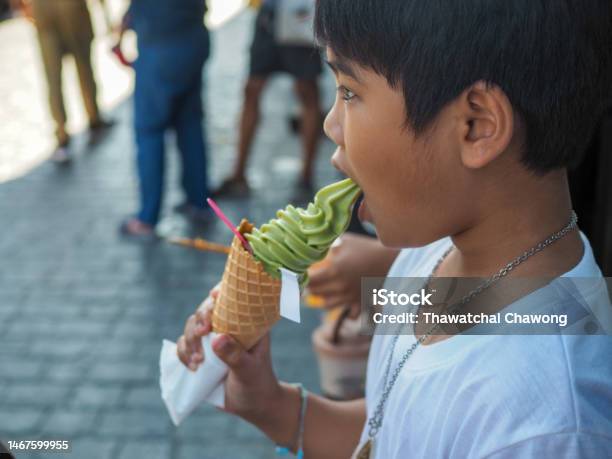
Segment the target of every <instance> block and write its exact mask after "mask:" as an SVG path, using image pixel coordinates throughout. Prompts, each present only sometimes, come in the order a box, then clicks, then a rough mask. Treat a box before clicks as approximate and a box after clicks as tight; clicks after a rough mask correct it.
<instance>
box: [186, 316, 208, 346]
mask: <svg viewBox="0 0 612 459" xmlns="http://www.w3.org/2000/svg"><path fill="white" fill-rule="evenodd" d="M203 334H204V333H201V332H200V330H199V325H198V323H197V318H196V316H195V314H192V315H191V316H190V317H189V319H188V320H187V326H186V327H185V341H186V344H187V350H188V351H189V353H191V354H193V353H194V352H202V336H203Z"/></svg>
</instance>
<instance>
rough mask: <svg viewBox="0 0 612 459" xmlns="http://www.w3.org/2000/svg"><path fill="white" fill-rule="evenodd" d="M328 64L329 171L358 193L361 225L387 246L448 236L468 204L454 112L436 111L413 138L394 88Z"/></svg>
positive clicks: (337, 62) (332, 59)
mask: <svg viewBox="0 0 612 459" xmlns="http://www.w3.org/2000/svg"><path fill="white" fill-rule="evenodd" d="M327 58H328V61H329V63H330V66H331V67H332V70H333V71H334V74H335V76H336V82H337V86H338V91H337V95H336V101H335V104H334V106H333V108H332V109H331V111H330V112H329V114H328V115H327V118H326V120H325V132H326V134H327V136H328V137H329V138H330V139H331V140H332V141H333V142H334V143H336V145H337V146H338V148H337V150H336V152H335V154H334V156H333V158H332V162H333V164H334V165H335V166H336V167H337V168H338V169H340V170H341V171H343V172H344V173H346V174H347V175H348V176H349V177H351V178H352V179H353V180H354V181H355V182H356V183H357V184H358V185H359V186H360V187H361V189H362V190H363V192H364V204H363V205H362V207H361V208H360V209H359V216H360V218H361V219H362V220H366V221H370V222H372V223H373V224H375V225H376V230H377V233H378V236H379V238H380V239H381V241H382V242H383V243H384V244H385V245H388V246H397V247H400V246H401V247H411V246H421V245H425V244H427V243H430V242H432V241H435V240H437V239H439V238H441V237H443V236H445V235H448V234H452V233H453V232H454V231H455V230H457V229H458V228H456V225H457V221H460V220H461V219H464V218H466V217H465V211H464V212H461V211H462V208H463V209H465V205H467V204H468V203H469V200H470V196H469V192H468V190H467V189H466V188H467V185H466V183H467V177H465V176H464V174H465V172H464V168H463V167H461V159H460V156H461V155H460V154H458V152H457V146H456V143H457V142H456V140H457V136H458V135H460V123H459V121H457V120H455V119H453V111H452V110H447V109H444V110H442V112H441V113H440V114H439V116H438V117H436V119H435V121H434V123H432V127H431V128H428V129H427V131H426V132H424V133H423V134H421V135H419V136H416V135H415V134H414V133H413V132H412V130H411V128H409V127H408V126H407V123H406V109H405V102H404V96H403V93H402V91H401V89H400V88H392V87H390V86H389V84H388V83H387V80H386V79H385V78H384V77H382V76H380V75H378V74H376V73H375V72H373V71H372V70H369V69H365V68H363V67H358V66H356V65H354V64H352V65H351V63H350V62H347V61H345V60H342V59H340V58H339V57H338V56H335V55H334V54H333V52H332V51H331V50H329V49H328V51H327ZM351 74H352V75H351ZM458 219H459V220H458Z"/></svg>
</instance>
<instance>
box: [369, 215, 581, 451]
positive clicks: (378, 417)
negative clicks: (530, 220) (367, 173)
mask: <svg viewBox="0 0 612 459" xmlns="http://www.w3.org/2000/svg"><path fill="white" fill-rule="evenodd" d="M577 225H578V216H577V215H576V212H574V211H573V210H572V213H571V217H570V221H569V222H568V224H567V225H565V227H563V229H561V230H560V231H557V232H556V233H553V234H551V235H550V236H549V237H547V238H546V239H545V240H543V241H542V242H540V243H538V244H537V245H535V246H533V247H532V248H530V249H529V250H526V251H525V252H523V254H522V255H519V256H518V257H516V258H515V259H514V260H512V261H511V262H509V263H508V264H507V265H505V266H504V267H503V268H501V269H500V270H499V271H498V272H497V273H495V274H494V275H493V276H491V277H489V278H488V279H487V280H486V281H484V282H483V283H482V284H480V285H479V286H478V287H476V288H475V289H474V290H472V291H470V292H469V293H468V294H466V295H465V296H464V297H463V298H462V299H461V300H459V302H458V303H457V304H456V306H455V307H454V308H453V309H459V308H461V307H462V306H464V305H465V304H467V303H468V302H470V301H471V300H472V299H473V298H474V297H475V296H476V295H479V294H480V293H482V292H483V291H484V290H486V289H488V288H489V287H491V285H493V284H494V283H495V282H497V281H499V280H500V279H501V278H503V277H505V276H507V275H508V274H509V273H510V271H512V270H513V269H514V268H516V267H517V266H518V265H520V264H521V263H523V262H525V261H526V260H527V259H528V258H530V257H532V256H533V255H535V254H536V253H538V252H540V251H542V250H543V249H544V248H546V247H548V246H549V245H551V244H552V243H553V242H555V241H557V240H559V239H561V238H562V237H564V236H565V235H567V233H569V232H570V231H573V230H574V229H576V228H577ZM453 248H454V247H453V246H451V247H450V248H449V249H448V250H447V251H446V252H445V253H444V255H442V256H441V257H440V259H439V260H438V262H437V263H436V265H435V266H434V268H433V269H432V271H431V274H430V275H429V277H428V278H427V282H426V284H425V285H429V282H430V281H431V279H432V278H433V276H434V274H435V273H436V271H437V270H438V268H439V267H440V265H441V264H442V262H443V261H444V260H445V259H446V257H447V256H448V254H449V253H450V252H451V251H452V250H453ZM438 327H439V325H438V324H436V325H434V326H433V327H431V328H430V329H429V330H427V332H425V333H424V334H423V335H422V336H420V337H419V338H417V340H416V341H415V342H414V343H413V344H412V346H410V348H409V349H408V350H407V351H406V352H405V353H404V355H402V358H401V359H400V361H399V363H398V364H397V366H396V367H395V370H393V374H392V375H391V380H389V381H388V378H389V371H390V369H391V362H392V361H393V354H394V353H395V346H396V344H397V341H398V339H399V336H400V335H399V334H397V335H395V336H394V337H393V342H392V344H391V352H390V354H389V358H388V360H387V369H386V370H385V377H384V384H383V387H384V388H385V389H384V391H383V394H382V396H381V398H380V400H379V402H378V405H377V406H376V409H375V410H374V414H372V416H371V417H370V418H369V419H368V427H369V429H368V438H369V441H368V444H366V448H371V445H372V440H373V439H374V438H375V437H376V435H377V434H378V431H379V430H380V428H381V426H382V423H383V417H384V409H385V404H386V402H387V399H388V398H389V394H390V393H391V389H393V386H394V385H395V382H396V381H397V378H398V376H399V375H400V372H401V371H402V368H403V367H404V365H405V364H406V362H407V361H408V359H409V358H410V357H411V356H412V354H413V353H414V351H415V350H416V348H417V347H419V345H421V344H422V343H423V342H424V341H425V340H426V339H427V338H429V337H430V336H431V335H432V334H433V332H434V331H435V330H436V329H437V328H438ZM368 451H369V449H368Z"/></svg>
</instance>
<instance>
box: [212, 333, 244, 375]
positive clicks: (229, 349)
mask: <svg viewBox="0 0 612 459" xmlns="http://www.w3.org/2000/svg"><path fill="white" fill-rule="evenodd" d="M212 349H213V351H214V352H215V354H217V356H218V357H219V358H220V359H221V360H223V362H225V364H226V365H227V366H228V367H230V369H232V370H233V371H235V372H238V373H239V372H240V371H244V370H245V369H246V365H247V364H248V358H249V355H248V353H247V351H246V350H245V349H244V348H243V347H242V346H241V345H240V343H239V342H238V341H236V340H235V339H234V338H233V337H231V336H230V335H219V336H217V337H216V338H215V339H214V341H213V342H212Z"/></svg>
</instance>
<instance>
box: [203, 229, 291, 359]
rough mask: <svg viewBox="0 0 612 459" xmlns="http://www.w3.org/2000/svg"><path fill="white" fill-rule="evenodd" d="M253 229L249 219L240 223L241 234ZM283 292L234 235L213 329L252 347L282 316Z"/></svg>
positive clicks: (247, 347) (214, 315)
mask: <svg viewBox="0 0 612 459" xmlns="http://www.w3.org/2000/svg"><path fill="white" fill-rule="evenodd" d="M252 230H253V225H251V224H250V223H249V222H248V221H247V220H243V221H242V222H241V224H240V227H239V231H240V232H241V233H242V234H245V233H250V232H251V231H252ZM280 291H281V281H280V280H279V279H275V278H273V277H272V276H270V275H269V274H268V273H267V272H266V271H265V270H264V267H263V265H262V264H261V263H260V262H258V261H256V260H255V258H254V257H253V255H251V254H250V253H249V252H247V251H246V250H245V248H244V247H243V245H242V243H241V242H240V240H239V239H238V238H237V237H234V240H233V242H232V247H231V250H230V253H229V256H228V258H227V263H226V265H225V271H224V272H223V278H222V280H221V291H220V293H219V297H218V298H217V301H216V304H215V309H214V311H213V317H212V325H213V330H214V331H215V332H217V333H227V334H230V335H232V336H233V337H234V338H236V340H237V341H238V342H239V343H240V344H241V345H242V346H244V348H245V349H250V348H251V347H253V345H254V344H255V343H257V341H259V339H260V338H261V337H262V336H264V335H265V334H266V333H267V332H268V330H270V328H272V326H273V325H274V324H275V323H276V322H277V321H278V320H279V319H280V310H279V302H280Z"/></svg>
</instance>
